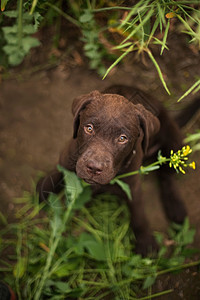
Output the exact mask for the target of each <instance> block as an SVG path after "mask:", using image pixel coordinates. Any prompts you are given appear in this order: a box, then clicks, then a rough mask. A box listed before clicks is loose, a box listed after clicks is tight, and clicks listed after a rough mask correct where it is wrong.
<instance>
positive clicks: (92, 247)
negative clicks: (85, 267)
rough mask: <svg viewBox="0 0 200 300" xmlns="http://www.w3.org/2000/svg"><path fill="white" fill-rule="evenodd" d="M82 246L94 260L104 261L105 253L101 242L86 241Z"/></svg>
mask: <svg viewBox="0 0 200 300" xmlns="http://www.w3.org/2000/svg"><path fill="white" fill-rule="evenodd" d="M84 247H85V248H86V249H87V250H88V252H89V254H90V255H91V256H92V258H94V259H95V260H99V261H106V260H107V258H106V253H105V248H104V245H103V243H100V242H97V241H95V240H94V241H88V242H87V243H85V245H84Z"/></svg>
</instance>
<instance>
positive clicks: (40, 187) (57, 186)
mask: <svg viewBox="0 0 200 300" xmlns="http://www.w3.org/2000/svg"><path fill="white" fill-rule="evenodd" d="M63 187H64V181H63V174H62V173H61V172H59V171H58V170H56V169H55V170H53V171H51V172H50V173H49V174H47V175H46V176H45V177H42V178H41V179H40V180H39V182H38V183H37V187H36V191H37V193H38V195H39V201H40V202H42V201H45V200H46V199H47V198H48V196H49V195H50V194H51V193H54V194H58V193H59V192H60V191H61V190H62V189H63Z"/></svg>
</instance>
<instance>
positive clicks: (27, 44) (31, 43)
mask: <svg viewBox="0 0 200 300" xmlns="http://www.w3.org/2000/svg"><path fill="white" fill-rule="evenodd" d="M39 45H40V42H39V41H38V40H37V39H36V38H33V37H31V36H26V37H24V38H23V39H22V47H23V49H24V51H25V53H28V52H29V50H30V49H31V48H33V47H38V46H39Z"/></svg>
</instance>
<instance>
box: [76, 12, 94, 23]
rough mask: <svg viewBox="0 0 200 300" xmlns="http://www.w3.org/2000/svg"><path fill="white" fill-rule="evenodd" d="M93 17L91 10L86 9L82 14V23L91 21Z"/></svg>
mask: <svg viewBox="0 0 200 300" xmlns="http://www.w3.org/2000/svg"><path fill="white" fill-rule="evenodd" d="M92 19H93V14H92V13H91V12H90V11H89V10H85V12H84V14H83V15H81V16H80V19H79V21H80V22H81V23H87V22H90V21H91V20H92Z"/></svg>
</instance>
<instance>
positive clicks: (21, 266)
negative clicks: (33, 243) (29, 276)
mask: <svg viewBox="0 0 200 300" xmlns="http://www.w3.org/2000/svg"><path fill="white" fill-rule="evenodd" d="M26 266H27V260H26V258H24V257H21V258H20V259H19V260H18V262H17V263H16V265H15V266H14V269H13V275H14V277H15V278H22V276H23V275H24V273H25V271H26Z"/></svg>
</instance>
